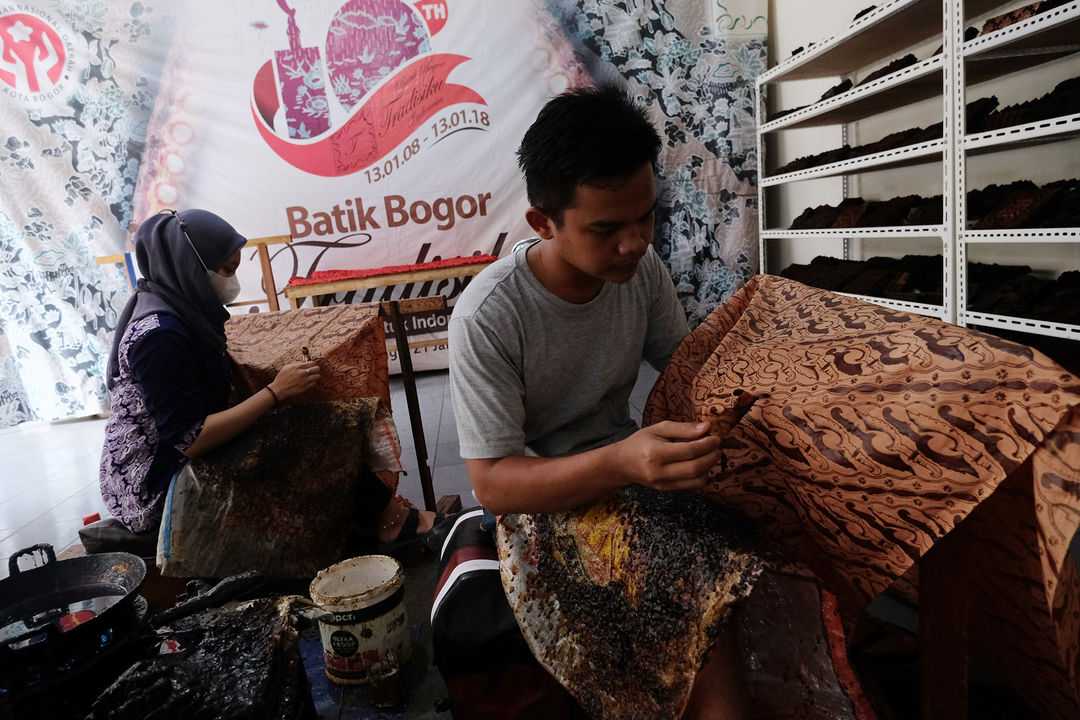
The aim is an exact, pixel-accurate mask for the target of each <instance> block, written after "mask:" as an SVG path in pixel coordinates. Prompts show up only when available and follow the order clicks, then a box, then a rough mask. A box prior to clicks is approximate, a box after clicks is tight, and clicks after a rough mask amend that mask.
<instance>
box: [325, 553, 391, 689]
mask: <svg viewBox="0 0 1080 720" xmlns="http://www.w3.org/2000/svg"><path fill="white" fill-rule="evenodd" d="M310 592H311V599H312V600H313V601H314V602H315V604H316V605H318V606H319V607H321V608H322V609H323V610H325V611H326V615H324V616H323V617H322V618H321V619H320V620H319V635H320V636H321V637H322V646H323V660H324V662H325V664H326V676H327V677H329V678H330V679H331V680H333V681H334V682H336V683H340V684H343V685H358V684H360V683H364V682H367V681H368V679H369V678H373V677H381V676H385V675H387V674H388V673H394V672H395V671H396V669H397V668H398V667H399V666H400V665H403V664H404V663H406V662H407V661H408V660H409V658H410V657H412V635H411V634H410V630H409V621H408V618H407V617H406V614H405V572H404V570H402V567H401V564H400V563H399V562H398V561H397V560H395V559H394V558H392V557H388V556H386V555H364V556H361V557H355V558H351V559H349V560H345V561H342V562H339V563H338V564H336V565H331V566H330V567H328V568H326V569H325V570H321V571H320V572H319V574H318V575H316V576H315V579H314V580H312V581H311V588H310Z"/></svg>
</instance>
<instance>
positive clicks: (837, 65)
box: [757, 0, 956, 322]
mask: <svg viewBox="0 0 1080 720" xmlns="http://www.w3.org/2000/svg"><path fill="white" fill-rule="evenodd" d="M952 2H953V0H893V1H892V2H886V3H882V4H881V5H879V6H878V7H877V8H876V9H874V10H872V11H871V12H869V13H867V14H865V15H863V16H862V17H860V18H859V19H858V20H855V21H853V22H852V23H851V24H850V25H849V26H848V27H847V28H845V29H844V30H842V31H841V32H839V33H837V34H836V35H833V36H832V37H830V38H827V39H825V40H823V41H821V42H819V43H816V44H814V45H812V46H810V47H809V48H807V49H805V50H803V51H802V52H800V53H798V54H796V55H794V56H792V57H790V58H788V59H787V60H784V61H783V62H781V63H779V64H777V65H776V67H774V68H772V69H770V70H768V71H767V72H765V73H763V74H762V75H761V76H760V77H759V78H758V80H757V91H758V98H759V107H761V108H764V107H765V104H764V102H762V101H761V99H762V98H764V97H765V96H766V89H767V87H768V86H770V85H775V84H776V83H780V82H784V81H789V80H803V79H808V78H825V77H847V76H851V75H853V74H854V73H855V72H857V71H860V70H864V69H868V68H870V67H871V66H883V65H885V64H888V63H889V62H891V61H892V60H894V59H895V58H896V57H897V56H899V55H901V54H902V53H903V52H904V51H907V50H909V49H910V48H911V47H912V46H914V45H917V44H920V43H924V42H927V41H930V40H935V39H937V40H939V42H940V44H941V46H942V51H941V52H940V53H938V54H936V55H934V56H932V57H929V58H926V59H924V60H922V61H919V62H916V63H915V64H914V65H909V66H907V67H905V68H902V69H900V70H898V71H896V72H894V73H891V74H889V75H886V76H884V77H881V78H878V79H876V80H873V81H871V82H864V84H860V85H856V86H854V87H852V88H851V89H849V90H847V91H846V92H843V93H840V94H838V95H836V96H834V97H831V98H828V99H826V100H823V101H819V102H816V103H814V104H812V105H810V106H808V107H805V108H801V109H799V110H796V111H794V112H791V113H788V114H786V115H783V116H782V117H779V118H777V119H775V120H773V121H770V122H765V123H762V124H761V125H760V127H759V129H758V148H757V149H758V162H759V167H760V168H761V170H762V177H761V179H760V181H759V190H758V193H759V218H760V221H759V223H760V224H759V232H760V241H759V248H758V250H759V257H760V258H761V271H762V272H767V271H768V268H767V267H766V265H767V257H768V252H767V244H768V243H769V242H770V241H790V242H799V241H804V242H805V241H806V240H807V239H815V238H835V239H841V240H843V241H844V256H845V257H847V255H848V250H847V248H848V241H849V240H851V239H855V238H898V239H900V240H901V241H905V240H913V239H915V238H931V239H936V240H937V241H938V242H940V247H941V255H942V258H943V264H944V267H943V277H942V288H943V298H942V304H940V305H929V304H921V303H913V302H904V301H899V300H892V299H888V298H878V297H861V296H855V297H860V298H861V299H864V300H869V301H870V302H874V303H877V304H879V305H884V306H886V307H890V308H893V309H897V310H903V311H909V312H916V313H920V314H925V315H932V316H935V317H939V318H942V319H944V320H946V321H950V322H952V321H955V317H956V316H955V304H954V302H953V298H954V296H955V293H954V289H953V285H952V280H951V277H952V273H951V271H950V268H951V267H952V251H953V244H952V240H951V239H952V235H953V232H952V218H953V217H954V215H955V212H954V210H953V208H952V207H951V205H952V198H951V196H950V193H949V191H948V189H949V188H950V187H951V185H952V182H951V176H952V172H953V166H954V165H953V163H952V161H951V156H950V153H949V148H951V147H952V145H953V144H954V140H953V135H954V131H953V127H954V125H953V121H952V95H953V85H954V80H953V73H952V67H953V65H954V63H953V61H952V58H953V56H954V52H953V47H954V35H955V33H954V32H952V30H951V17H952V16H951V15H950V13H949V10H950V7H951V3H952ZM935 97H937V98H940V99H941V103H942V118H943V123H942V125H943V129H942V137H941V139H939V140H932V141H927V142H921V143H917V144H913V145H909V146H906V147H900V148H894V149H891V150H887V151H883V152H879V153H875V154H872V155H866V156H862V157H857V158H850V159H848V160H843V161H840V162H835V163H830V164H827V165H820V166H816V167H812V168H807V169H805V170H798V171H795V172H789V173H784V174H780V175H767V174H766V173H767V170H768V168H769V163H768V157H767V142H766V138H768V137H769V136H770V135H771V134H774V133H778V132H781V131H783V130H789V129H794V128H803V127H815V126H822V125H841V126H842V127H843V128H844V135H845V139H846V134H847V133H846V127H847V124H848V123H852V122H855V121H857V120H862V119H865V118H868V117H871V116H873V115H876V114H878V113H882V112H886V111H888V110H893V109H896V108H899V107H903V106H906V105H909V104H911V103H914V102H917V101H921V100H927V99H930V98H935ZM823 149H824V148H823ZM914 164H937V165H938V166H939V167H940V168H941V173H942V197H943V201H942V202H943V204H944V208H943V219H944V223H943V224H941V225H927V226H899V227H856V228H843V229H822V230H785V229H775V228H767V227H766V223H767V217H768V212H767V203H768V194H769V192H770V191H771V192H781V191H782V190H783V187H784V186H785V185H788V184H789V183H793V182H799V181H803V180H813V179H817V178H825V177H835V176H839V177H842V178H845V187H846V178H847V176H849V175H854V174H858V173H862V172H867V171H870V170H873V171H879V170H888V169H892V168H897V167H905V166H910V165H914ZM845 194H846V192H845Z"/></svg>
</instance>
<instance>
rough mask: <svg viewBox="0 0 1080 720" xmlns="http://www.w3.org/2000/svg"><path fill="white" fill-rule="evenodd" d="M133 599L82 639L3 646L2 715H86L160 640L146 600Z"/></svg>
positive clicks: (13, 719)
mask: <svg viewBox="0 0 1080 720" xmlns="http://www.w3.org/2000/svg"><path fill="white" fill-rule="evenodd" d="M132 600H133V602H131V603H128V604H127V607H125V608H124V612H120V613H111V614H110V615H111V617H110V619H109V622H108V624H106V625H104V626H102V627H100V628H99V629H98V631H96V632H94V633H91V634H88V635H86V634H84V635H82V637H81V638H80V639H79V641H78V642H75V643H72V642H63V643H61V642H50V641H49V640H48V639H46V640H44V641H42V642H38V643H35V644H33V645H30V646H23V647H15V646H10V647H0V720H23V719H26V720H30V719H31V718H33V719H34V720H37V719H39V718H49V719H50V720H68V719H69V718H71V719H73V720H74V719H78V720H82V718H84V717H86V715H87V714H88V713H89V712H90V707H91V705H92V704H93V702H94V700H95V698H96V697H97V696H98V694H99V693H100V692H101V691H102V690H104V689H105V688H106V687H108V686H109V685H111V684H112V683H113V681H115V680H116V678H117V677H119V676H120V674H121V673H123V672H124V670H126V669H127V668H128V667H130V666H131V665H132V664H133V663H134V662H135V661H136V660H138V659H140V658H142V657H144V656H145V655H146V654H147V653H148V652H152V651H153V649H154V648H155V647H156V644H157V643H158V642H159V641H160V638H157V636H156V635H155V634H154V633H153V632H152V631H151V630H150V627H149V621H148V618H149V610H148V605H147V602H146V600H145V599H144V598H143V597H141V596H138V595H136V596H134V597H133V598H132Z"/></svg>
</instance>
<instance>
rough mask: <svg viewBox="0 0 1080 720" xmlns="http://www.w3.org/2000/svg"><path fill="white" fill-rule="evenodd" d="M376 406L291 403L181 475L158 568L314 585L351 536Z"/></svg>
mask: <svg viewBox="0 0 1080 720" xmlns="http://www.w3.org/2000/svg"><path fill="white" fill-rule="evenodd" d="M377 406H378V400H376V399H375V398H367V399H352V400H335V401H330V402H313V403H301V404H298V405H288V406H285V407H283V408H281V409H280V410H277V411H275V412H272V413H270V414H268V415H264V416H263V417H261V418H259V419H258V420H256V421H255V424H254V425H252V426H251V427H250V428H248V430H247V431H246V432H244V433H241V434H240V435H238V436H237V437H235V438H233V439H232V440H230V441H229V442H227V443H225V444H224V445H222V446H220V447H218V448H215V449H214V450H211V451H210V452H208V453H206V454H205V455H202V456H200V457H199V458H196V459H194V460H192V461H191V462H190V463H188V464H187V465H186V466H184V469H183V470H181V472H180V475H179V477H178V478H177V479H176V481H175V482H174V483H173V486H172V488H171V490H170V491H169V496H168V499H167V500H166V514H165V517H166V519H165V522H163V523H162V529H161V537H160V541H159V543H158V566H159V567H160V568H161V572H162V574H163V575H167V576H175V577H226V576H228V575H234V574H237V573H242V572H246V571H248V570H257V571H258V572H259V573H261V574H262V575H264V576H265V577H270V578H295V579H301V580H302V579H305V578H307V579H310V578H311V577H313V576H314V575H315V573H317V572H318V571H319V570H321V569H323V568H325V567H327V566H329V565H332V564H333V563H336V562H338V561H340V560H341V559H342V556H343V553H344V549H345V546H346V541H347V538H348V535H349V532H350V530H352V529H353V527H354V524H355V521H354V516H355V514H356V508H357V504H358V503H359V502H362V501H363V499H362V498H359V485H358V480H359V478H360V477H361V474H362V473H363V471H364V468H365V465H366V463H367V458H366V450H365V447H366V442H365V438H366V436H367V433H368V431H369V429H370V427H371V425H372V422H373V420H374V418H375V411H376V408H377Z"/></svg>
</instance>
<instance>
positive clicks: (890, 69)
mask: <svg viewBox="0 0 1080 720" xmlns="http://www.w3.org/2000/svg"><path fill="white" fill-rule="evenodd" d="M917 62H919V58H917V57H915V56H914V55H912V54H911V53H908V54H907V55H905V56H904V57H902V58H897V59H896V60H893V61H892V62H891V63H889V64H888V65H886V66H885V67H882V68H878V69H877V70H875V71H874V72H872V73H870V74H869V75H867V76H866V77H865V78H863V79H862V80H860V81H859V84H858V85H856V86H855V87H860V86H862V85H865V84H866V83H870V82H873V81H875V80H877V79H879V78H883V77H885V76H886V75H892V74H893V73H894V72H899V71H900V70H903V69H904V68H906V67H910V66H911V65H914V64H915V63H917Z"/></svg>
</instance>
